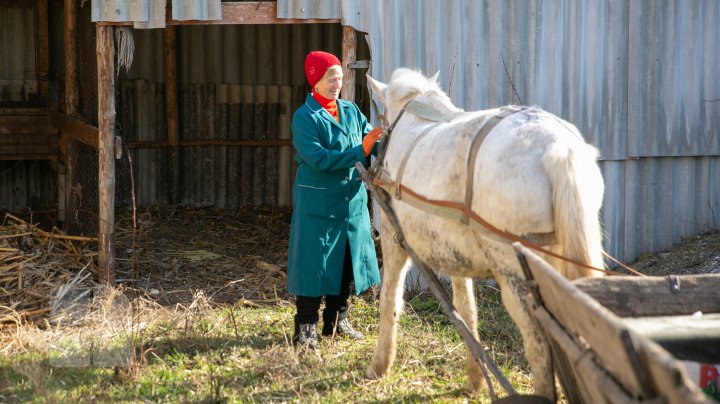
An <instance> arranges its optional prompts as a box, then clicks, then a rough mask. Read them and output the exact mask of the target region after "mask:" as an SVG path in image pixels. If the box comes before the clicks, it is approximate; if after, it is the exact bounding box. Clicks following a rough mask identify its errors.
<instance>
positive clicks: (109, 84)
mask: <svg viewBox="0 0 720 404" xmlns="http://www.w3.org/2000/svg"><path fill="white" fill-rule="evenodd" d="M96 53H97V66H98V130H99V136H98V146H99V147H98V180H99V186H98V188H99V189H98V194H99V198H98V199H99V200H100V203H99V210H98V214H99V224H98V240H99V246H98V278H99V279H98V281H99V282H100V283H103V284H109V285H113V284H115V240H114V237H115V230H114V227H115V150H114V148H115V66H114V65H113V60H114V56H115V46H114V43H113V27H108V26H98V27H97V48H96Z"/></svg>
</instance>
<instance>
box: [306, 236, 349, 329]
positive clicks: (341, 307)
mask: <svg viewBox="0 0 720 404" xmlns="http://www.w3.org/2000/svg"><path fill="white" fill-rule="evenodd" d="M342 271H343V272H342V278H341V280H340V294H338V295H326V296H324V297H325V310H324V311H323V332H325V333H327V332H332V330H333V329H334V328H335V324H336V322H337V321H340V320H342V319H344V318H345V317H347V312H348V307H349V305H348V299H349V298H350V283H351V282H352V281H353V266H352V256H351V255H350V245H349V244H345V259H344V262H343V269H342ZM322 298H323V296H317V297H310V296H297V299H296V301H295V307H296V308H297V314H296V315H295V328H296V329H297V327H298V326H299V324H315V323H317V322H318V320H319V319H320V316H319V315H318V311H319V310H320V302H321V301H322Z"/></svg>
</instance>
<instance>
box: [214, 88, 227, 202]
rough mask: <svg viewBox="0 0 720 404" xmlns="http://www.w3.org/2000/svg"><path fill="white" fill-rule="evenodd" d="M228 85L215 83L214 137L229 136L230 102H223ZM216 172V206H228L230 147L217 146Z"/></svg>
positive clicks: (222, 137) (225, 98) (221, 138)
mask: <svg viewBox="0 0 720 404" xmlns="http://www.w3.org/2000/svg"><path fill="white" fill-rule="evenodd" d="M226 90H227V86H226V85H223V84H216V85H215V96H216V97H217V98H216V102H215V111H214V114H213V116H214V119H213V120H212V123H213V124H214V125H213V126H214V137H215V138H219V139H220V140H226V139H227V137H228V104H227V102H224V103H223V102H221V101H225V100H227V93H226ZM214 149H215V161H214V163H215V168H214V170H215V173H217V174H216V175H217V178H216V179H215V182H216V183H217V185H216V188H215V206H216V207H218V208H227V207H228V205H227V197H228V171H227V163H228V153H229V151H228V148H227V147H223V146H215V147H214Z"/></svg>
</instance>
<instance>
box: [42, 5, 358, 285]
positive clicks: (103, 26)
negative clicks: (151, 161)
mask: <svg viewBox="0 0 720 404" xmlns="http://www.w3.org/2000/svg"><path fill="white" fill-rule="evenodd" d="M40 1H41V2H42V1H46V0H40ZM76 13H77V4H76V0H65V43H66V44H74V43H77V29H76V27H75V21H76V18H77V17H76ZM276 15H277V3H276V2H269V1H268V2H260V3H248V2H224V3H222V19H221V20H217V21H177V20H173V19H172V18H171V17H170V9H169V7H168V15H167V17H166V19H167V20H166V25H167V26H166V28H165V33H164V45H165V52H164V59H165V79H166V83H167V85H166V103H167V105H166V111H167V130H168V140H167V142H157V144H153V145H148V144H144V143H143V147H147V146H151V147H153V146H154V147H166V146H167V147H170V149H171V151H170V158H169V163H168V167H169V172H170V178H171V181H170V200H171V201H174V202H176V201H178V200H179V195H180V174H179V173H180V167H179V165H180V162H179V155H180V153H179V150H180V146H183V145H198V144H203V145H204V144H207V141H205V142H204V143H203V141H189V140H188V141H180V136H179V131H178V127H179V125H178V101H177V61H176V51H175V41H176V32H175V26H177V25H240V24H318V23H323V24H340V23H341V20H340V19H281V18H277V17H276ZM127 25H132V22H98V23H97V34H96V35H97V49H96V53H97V54H96V56H97V62H98V63H97V64H98V128H94V127H92V126H90V125H87V124H85V123H83V122H81V121H79V120H78V119H76V111H77V77H76V71H75V68H74V65H75V61H76V60H77V54H76V47H75V46H66V47H65V57H66V66H71V67H70V68H66V77H65V86H66V94H65V104H66V114H65V115H62V114H57V115H55V116H54V119H53V120H54V122H55V123H56V125H57V127H58V128H59V129H60V131H61V133H62V134H63V136H67V137H68V138H71V139H73V140H77V141H80V142H82V143H85V144H88V145H90V146H92V147H94V148H96V149H97V150H98V159H99V162H98V163H99V164H98V167H99V169H98V181H99V199H100V200H99V221H100V223H99V231H98V240H99V246H98V250H99V257H98V264H99V268H98V270H99V280H100V282H101V283H108V284H113V283H114V282H115V257H114V248H115V243H114V225H115V222H114V215H115V205H114V195H115V161H114V160H115V157H116V150H115V147H116V144H117V142H116V139H115V131H114V127H115V96H114V94H115V79H114V56H115V50H114V45H113V29H114V27H115V26H127ZM356 41H357V35H356V32H355V29H354V28H352V27H350V26H344V27H343V40H342V64H343V70H344V74H345V86H344V88H343V93H342V97H343V98H344V99H349V100H352V101H354V99H355V90H354V86H355V77H354V74H353V72H352V70H351V68H350V67H349V66H350V64H352V63H354V62H355V61H356ZM198 142H200V143H198ZM222 144H229V142H227V141H223V142H222ZM233 144H237V145H239V146H251V145H260V144H258V142H257V141H235V142H233ZM289 144H291V143H290V141H289V140H287V139H286V140H275V141H265V142H262V144H261V145H264V146H269V145H289ZM128 146H133V145H132V144H130V145H128Z"/></svg>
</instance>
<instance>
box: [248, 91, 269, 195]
mask: <svg viewBox="0 0 720 404" xmlns="http://www.w3.org/2000/svg"><path fill="white" fill-rule="evenodd" d="M254 93H255V94H254V98H253V100H252V102H253V105H254V108H253V110H254V116H253V121H254V123H255V124H254V125H253V132H254V133H253V134H254V136H255V139H256V140H260V141H262V140H267V120H268V118H267V116H268V103H267V87H265V86H256V87H255V91H254ZM266 172H267V156H266V155H265V148H263V147H256V148H254V149H253V167H252V173H253V174H252V175H253V180H252V184H253V186H252V195H253V197H252V200H251V202H252V204H253V206H261V205H263V204H264V203H265V198H264V196H265V181H266V179H267V177H266Z"/></svg>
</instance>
